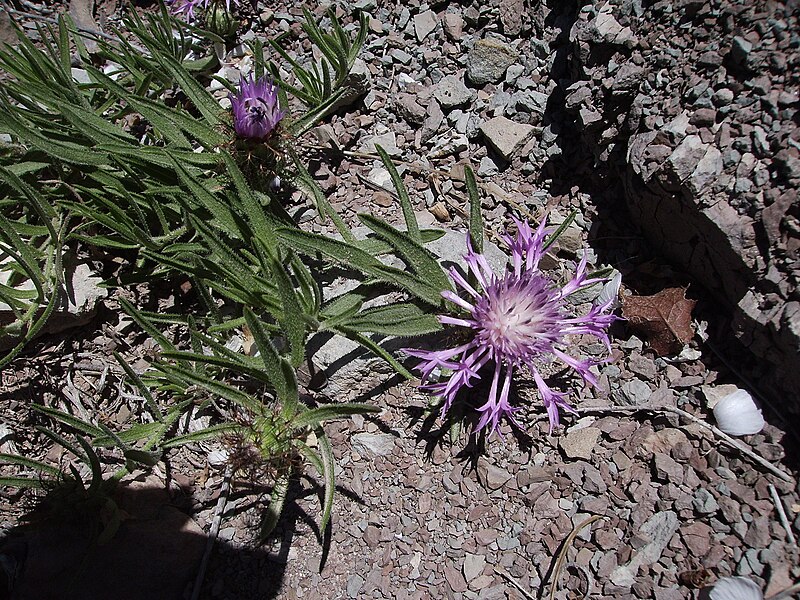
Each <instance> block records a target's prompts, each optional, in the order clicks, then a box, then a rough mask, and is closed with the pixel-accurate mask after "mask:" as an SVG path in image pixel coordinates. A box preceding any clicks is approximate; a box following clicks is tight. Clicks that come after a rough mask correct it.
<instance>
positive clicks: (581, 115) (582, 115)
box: [578, 108, 603, 129]
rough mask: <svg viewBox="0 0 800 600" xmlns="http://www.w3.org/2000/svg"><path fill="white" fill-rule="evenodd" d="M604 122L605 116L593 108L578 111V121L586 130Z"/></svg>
mask: <svg viewBox="0 0 800 600" xmlns="http://www.w3.org/2000/svg"><path fill="white" fill-rule="evenodd" d="M602 120H603V115H601V114H600V113H599V112H597V111H596V110H594V109H593V108H582V109H580V110H579V111H578V121H579V122H580V124H581V127H583V128H584V129H585V128H586V127H589V126H590V125H592V124H594V123H598V122H600V121H602Z"/></svg>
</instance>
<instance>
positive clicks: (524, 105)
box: [513, 90, 549, 115]
mask: <svg viewBox="0 0 800 600" xmlns="http://www.w3.org/2000/svg"><path fill="white" fill-rule="evenodd" d="M548 98H549V96H548V95H547V94H543V93H541V92H537V91H535V90H524V91H521V92H517V93H516V94H514V96H513V101H514V108H516V109H517V110H518V111H520V112H530V113H537V114H540V115H541V114H544V111H545V108H546V107H547V100H548Z"/></svg>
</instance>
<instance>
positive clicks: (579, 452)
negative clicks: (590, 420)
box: [559, 427, 601, 460]
mask: <svg viewBox="0 0 800 600" xmlns="http://www.w3.org/2000/svg"><path fill="white" fill-rule="evenodd" d="M600 433H601V432H600V430H599V429H598V428H597V427H584V428H583V429H577V430H572V431H570V432H569V433H567V435H565V436H564V437H562V438H561V439H560V441H559V446H561V449H562V450H563V451H564V454H565V455H566V456H567V458H582V459H584V460H589V459H590V458H591V456H592V451H593V450H594V447H595V446H596V445H597V440H598V438H599V437H600Z"/></svg>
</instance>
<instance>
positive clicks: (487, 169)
mask: <svg viewBox="0 0 800 600" xmlns="http://www.w3.org/2000/svg"><path fill="white" fill-rule="evenodd" d="M499 172H500V170H499V169H498V168H497V165H496V164H494V161H493V160H492V159H491V158H489V157H488V156H484V157H483V158H482V159H481V164H480V165H479V166H478V176H479V177H492V176H493V175H497V174H498V173H499Z"/></svg>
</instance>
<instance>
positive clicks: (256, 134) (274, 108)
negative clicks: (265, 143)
mask: <svg viewBox="0 0 800 600" xmlns="http://www.w3.org/2000/svg"><path fill="white" fill-rule="evenodd" d="M228 98H229V99H230V101H231V110H232V111H233V128H234V129H235V131H236V135H237V136H239V137H240V138H243V139H248V140H265V139H267V138H268V137H269V136H270V135H271V134H272V132H273V131H274V130H275V127H277V125H278V123H279V122H280V120H281V119H282V118H283V117H284V115H285V114H286V113H285V111H282V110H281V109H280V103H279V101H278V86H277V85H275V84H274V83H273V82H272V81H271V80H270V79H269V78H268V77H260V78H258V79H255V77H254V76H253V74H252V73H251V74H250V77H249V78H244V77H242V79H241V80H240V81H239V91H238V92H237V93H236V94H228Z"/></svg>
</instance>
